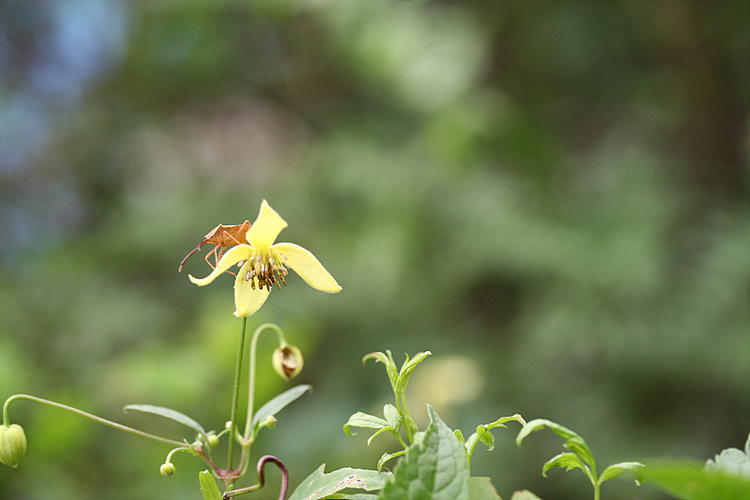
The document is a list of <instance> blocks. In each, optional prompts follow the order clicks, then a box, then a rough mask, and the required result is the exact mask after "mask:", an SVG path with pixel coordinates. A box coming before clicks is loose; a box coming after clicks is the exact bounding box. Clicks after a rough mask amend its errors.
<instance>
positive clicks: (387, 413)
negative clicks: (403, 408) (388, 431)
mask: <svg viewBox="0 0 750 500" xmlns="http://www.w3.org/2000/svg"><path fill="white" fill-rule="evenodd" d="M383 416H384V417H385V419H386V421H387V422H388V425H389V426H391V427H392V428H393V429H394V430H395V429H398V428H399V426H400V425H401V414H400V413H399V412H398V410H397V409H396V407H395V406H393V405H392V404H390V403H388V404H387V405H385V406H383Z"/></svg>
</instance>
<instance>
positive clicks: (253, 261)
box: [245, 252, 289, 292]
mask: <svg viewBox="0 0 750 500" xmlns="http://www.w3.org/2000/svg"><path fill="white" fill-rule="evenodd" d="M282 260H283V257H282V258H278V256H277V255H275V253H274V252H263V253H262V254H261V253H256V254H255V255H253V256H252V257H250V258H249V259H248V264H249V266H250V267H249V269H248V270H247V272H246V273H245V281H249V282H250V287H251V288H252V289H253V290H255V287H256V283H257V286H258V289H259V290H263V288H264V287H265V288H266V289H268V291H269V292H270V291H271V288H273V285H276V287H278V289H279V290H281V285H284V286H286V280H285V279H284V277H285V276H286V275H287V274H289V271H288V270H287V267H286V264H285V263H284V262H280V261H282ZM279 262H280V263H279Z"/></svg>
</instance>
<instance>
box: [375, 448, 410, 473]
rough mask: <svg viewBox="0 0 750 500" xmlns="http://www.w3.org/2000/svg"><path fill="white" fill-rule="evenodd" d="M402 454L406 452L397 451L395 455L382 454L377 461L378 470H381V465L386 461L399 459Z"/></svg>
mask: <svg viewBox="0 0 750 500" xmlns="http://www.w3.org/2000/svg"><path fill="white" fill-rule="evenodd" d="M404 453H406V450H401V451H397V452H396V453H383V456H381V457H380V460H378V470H382V469H383V465H385V463H386V462H387V461H389V460H392V459H394V458H397V457H400V456H401V455H403V454H404Z"/></svg>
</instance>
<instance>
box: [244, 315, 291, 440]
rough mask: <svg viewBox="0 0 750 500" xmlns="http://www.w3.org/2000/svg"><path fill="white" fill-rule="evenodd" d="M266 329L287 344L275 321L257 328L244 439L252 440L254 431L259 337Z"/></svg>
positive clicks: (252, 345) (254, 338)
mask: <svg viewBox="0 0 750 500" xmlns="http://www.w3.org/2000/svg"><path fill="white" fill-rule="evenodd" d="M265 330H273V331H275V332H276V335H277V336H278V338H279V343H280V344H285V343H286V339H285V338H284V332H283V331H281V328H279V326H278V325H276V324H274V323H263V324H262V325H260V326H259V327H258V328H256V329H255V332H254V333H253V338H252V340H251V341H250V375H249V377H250V381H249V383H248V394H247V419H246V420H245V433H244V434H243V436H242V437H243V441H245V442H247V441H250V433H251V432H252V430H253V429H252V422H253V411H254V410H253V400H254V399H255V364H256V363H255V358H256V352H257V350H258V338H259V337H260V334H261V333H263V332H264V331H265Z"/></svg>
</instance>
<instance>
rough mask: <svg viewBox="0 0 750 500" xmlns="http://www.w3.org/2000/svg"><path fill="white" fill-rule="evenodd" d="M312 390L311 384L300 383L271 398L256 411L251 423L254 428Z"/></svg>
mask: <svg viewBox="0 0 750 500" xmlns="http://www.w3.org/2000/svg"><path fill="white" fill-rule="evenodd" d="M310 391H312V386H311V385H305V384H303V385H298V386H296V387H292V388H291V389H289V390H286V391H284V392H282V393H281V394H279V395H278V396H276V397H275V398H273V399H271V400H270V401H268V402H267V403H266V404H264V405H263V406H261V407H260V408H259V409H258V411H257V412H255V415H253V421H252V424H251V426H252V428H253V429H254V428H255V425H256V424H257V423H258V422H260V421H262V420H265V419H266V418H268V417H273V416H274V415H276V414H277V413H278V412H280V411H281V410H283V409H284V408H286V406H287V405H289V404H290V403H292V402H294V401H295V400H297V399H299V398H300V397H301V396H302V395H303V394H304V393H306V392H310Z"/></svg>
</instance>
